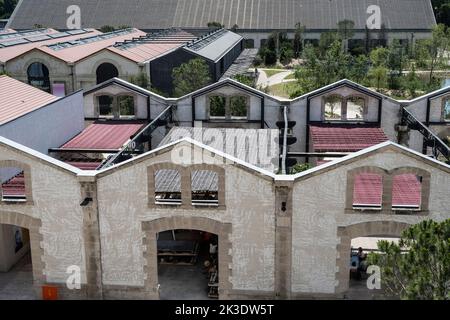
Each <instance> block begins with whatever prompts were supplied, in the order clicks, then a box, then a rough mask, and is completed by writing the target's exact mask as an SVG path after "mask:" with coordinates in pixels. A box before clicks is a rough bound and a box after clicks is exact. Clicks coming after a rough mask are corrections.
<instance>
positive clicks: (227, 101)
mask: <svg viewBox="0 0 450 320" xmlns="http://www.w3.org/2000/svg"><path fill="white" fill-rule="evenodd" d="M213 97H222V98H223V99H225V116H220V117H219V116H211V98H213ZM233 98H243V99H244V101H245V103H246V109H247V110H246V115H245V116H242V117H238V116H233V115H232V114H231V102H232V99H233ZM206 99H207V118H208V120H211V121H219V122H220V121H230V122H247V121H248V119H249V115H250V99H251V98H250V96H249V95H246V94H231V95H226V94H223V93H211V94H209V95H207V96H206Z"/></svg>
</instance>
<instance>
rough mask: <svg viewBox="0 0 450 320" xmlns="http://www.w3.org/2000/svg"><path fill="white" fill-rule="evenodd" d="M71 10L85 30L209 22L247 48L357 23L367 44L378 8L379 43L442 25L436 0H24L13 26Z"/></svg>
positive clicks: (55, 23) (61, 20)
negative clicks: (280, 36) (281, 34)
mask: <svg viewBox="0 0 450 320" xmlns="http://www.w3.org/2000/svg"><path fill="white" fill-rule="evenodd" d="M71 5H78V6H79V7H80V10H81V24H82V27H83V28H100V27H102V26H104V25H110V26H116V27H117V26H123V25H128V26H134V27H136V28H139V29H142V30H145V31H154V30H160V29H164V28H172V27H175V28H181V29H184V30H187V31H190V32H202V31H203V30H204V29H205V28H206V27H207V24H208V23H210V22H219V23H221V24H223V25H224V26H225V28H227V29H231V28H237V30H238V33H239V34H241V35H242V36H243V37H244V38H245V39H246V40H247V41H246V42H247V46H248V47H255V48H259V47H260V46H261V45H262V44H264V42H265V41H266V40H267V38H268V37H269V35H270V34H271V33H272V32H273V31H286V32H287V33H288V36H289V38H293V37H294V32H295V28H296V24H297V23H301V24H302V25H303V26H305V27H306V29H307V30H306V34H305V35H304V38H305V40H306V41H311V42H317V41H318V40H319V38H320V35H321V34H322V33H323V32H327V31H330V30H336V28H337V24H338V22H340V21H343V20H351V21H353V22H354V23H355V35H354V37H353V39H354V40H356V41H358V40H364V39H366V38H367V35H368V32H367V30H366V26H367V23H366V22H367V20H368V19H369V18H370V17H371V16H372V15H373V14H374V12H376V11H374V9H373V7H372V6H373V5H376V6H378V8H379V11H380V13H381V20H380V28H379V29H376V30H371V32H369V38H370V39H369V40H371V41H374V42H377V41H387V42H391V41H393V40H394V39H398V40H401V41H402V42H404V43H405V42H406V43H414V42H415V40H417V39H423V38H427V37H429V36H430V35H431V29H432V27H433V26H434V25H436V20H435V17H434V12H433V8H432V5H431V1H430V0H414V1H411V0H395V1H391V0H378V1H375V2H374V1H370V0H331V1H330V0H314V1H312V0H240V1H236V0H170V1H160V0H152V1H139V0H130V1H120V0H114V1H111V0H101V1H89V0H78V1H72V0H60V1H57V2H55V1H50V0H21V1H20V2H19V4H18V6H17V8H16V10H15V12H14V14H13V16H12V17H11V19H10V21H9V24H8V26H7V27H9V28H13V29H19V30H20V29H29V28H33V26H34V25H43V26H52V27H55V28H58V29H65V28H67V19H68V17H69V15H68V14H67V13H66V11H67V8H68V7H69V6H71ZM377 10H378V9H377ZM381 25H383V26H384V27H383V28H381ZM384 38H385V39H384Z"/></svg>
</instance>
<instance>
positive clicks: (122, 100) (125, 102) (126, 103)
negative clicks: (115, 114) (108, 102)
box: [117, 96, 134, 118]
mask: <svg viewBox="0 0 450 320" xmlns="http://www.w3.org/2000/svg"><path fill="white" fill-rule="evenodd" d="M117 102H118V104H119V114H120V117H126V118H131V117H134V98H133V97H131V96H121V97H119V98H118V99H117Z"/></svg>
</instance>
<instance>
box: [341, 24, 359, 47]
mask: <svg viewBox="0 0 450 320" xmlns="http://www.w3.org/2000/svg"><path fill="white" fill-rule="evenodd" d="M338 34H339V35H340V37H341V39H342V42H343V47H344V50H345V52H347V51H348V40H349V39H351V38H353V36H354V35H355V22H354V21H352V20H342V21H339V22H338Z"/></svg>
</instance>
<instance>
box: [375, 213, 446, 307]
mask: <svg viewBox="0 0 450 320" xmlns="http://www.w3.org/2000/svg"><path fill="white" fill-rule="evenodd" d="M378 248H379V250H380V251H381V253H380V254H376V253H372V254H370V255H369V257H368V261H369V264H372V265H377V266H379V267H380V268H381V281H382V282H381V284H382V286H384V288H385V290H386V292H387V293H388V294H390V295H392V296H396V297H400V298H402V299H405V300H450V219H448V220H445V221H443V222H441V223H439V222H435V221H432V220H428V221H423V222H422V223H420V224H417V225H415V226H412V227H411V228H409V229H407V230H405V231H404V232H403V233H402V237H401V239H400V242H399V244H398V245H397V244H395V243H393V242H388V241H380V242H379V243H378ZM402 250H406V253H403V252H402Z"/></svg>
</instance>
